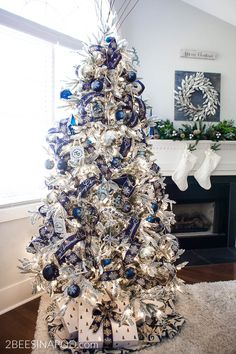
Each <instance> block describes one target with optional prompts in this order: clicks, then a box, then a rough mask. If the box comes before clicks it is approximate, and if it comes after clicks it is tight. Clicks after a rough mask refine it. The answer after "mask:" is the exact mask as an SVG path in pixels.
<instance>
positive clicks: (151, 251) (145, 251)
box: [139, 246, 156, 258]
mask: <svg viewBox="0 0 236 354" xmlns="http://www.w3.org/2000/svg"><path fill="white" fill-rule="evenodd" d="M155 253H156V251H155V248H153V247H151V246H146V247H143V248H142V249H141V250H140V253H139V255H140V257H141V258H150V257H153V256H154V255H155Z"/></svg>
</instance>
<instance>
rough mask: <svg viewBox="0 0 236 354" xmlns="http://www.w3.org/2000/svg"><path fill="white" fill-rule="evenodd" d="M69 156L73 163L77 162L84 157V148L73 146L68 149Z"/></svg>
mask: <svg viewBox="0 0 236 354" xmlns="http://www.w3.org/2000/svg"><path fill="white" fill-rule="evenodd" d="M70 158H71V160H73V162H75V163H79V162H80V161H81V160H82V159H83V158H84V148H83V147H82V146H75V147H73V148H72V149H71V150H70Z"/></svg>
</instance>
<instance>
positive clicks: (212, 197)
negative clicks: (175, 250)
mask: <svg viewBox="0 0 236 354" xmlns="http://www.w3.org/2000/svg"><path fill="white" fill-rule="evenodd" d="M211 181H212V187H211V189H210V190H205V189H203V188H201V187H200V186H199V185H198V183H197V182H196V180H195V179H194V177H189V178H188V183H189V187H188V189H187V190H186V191H184V192H182V191H180V190H179V189H178V187H177V186H176V185H175V183H174V182H173V181H172V179H171V177H166V179H165V183H166V184H167V185H166V192H167V193H168V194H169V196H170V199H172V200H174V201H175V202H176V204H174V206H173V210H174V213H175V215H176V224H175V225H174V226H173V227H172V233H173V234H174V235H176V237H177V238H178V239H179V243H180V247H181V248H184V249H186V250H188V249H189V250H190V249H203V248H219V247H235V239H236V177H235V176H212V177H211Z"/></svg>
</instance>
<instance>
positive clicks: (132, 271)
mask: <svg viewBox="0 0 236 354" xmlns="http://www.w3.org/2000/svg"><path fill="white" fill-rule="evenodd" d="M135 275H136V272H135V269H134V268H128V269H126V271H125V277H126V278H127V279H133V278H134V277H135Z"/></svg>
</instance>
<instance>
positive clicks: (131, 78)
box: [126, 71, 137, 82]
mask: <svg viewBox="0 0 236 354" xmlns="http://www.w3.org/2000/svg"><path fill="white" fill-rule="evenodd" d="M136 78H137V75H136V73H135V72H134V71H128V73H127V74H126V79H127V81H128V82H133V81H135V80H136Z"/></svg>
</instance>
